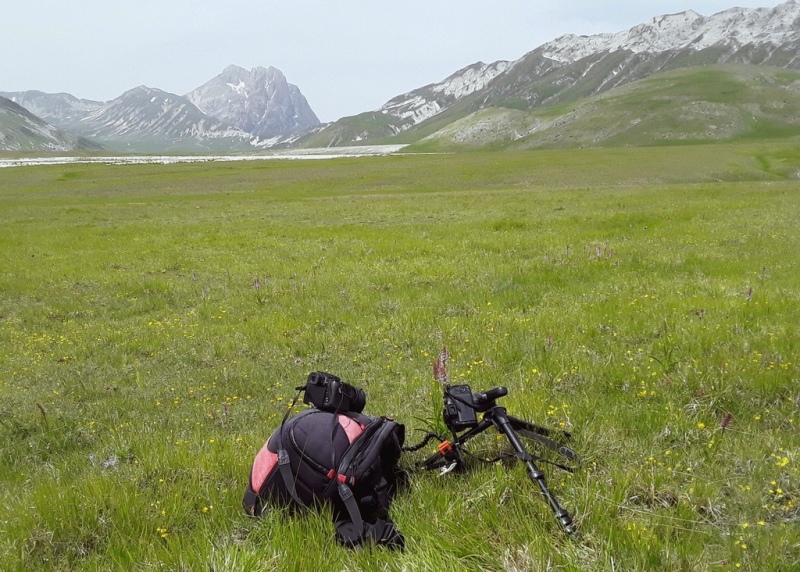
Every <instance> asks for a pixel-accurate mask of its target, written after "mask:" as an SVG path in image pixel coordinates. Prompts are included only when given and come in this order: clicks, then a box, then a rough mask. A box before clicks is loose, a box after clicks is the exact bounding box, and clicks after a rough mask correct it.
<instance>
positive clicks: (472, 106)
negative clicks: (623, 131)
mask: <svg viewBox="0 0 800 572" xmlns="http://www.w3.org/2000/svg"><path fill="white" fill-rule="evenodd" d="M723 63H745V64H755V65H770V66H775V67H783V68H790V69H800V3H799V2H798V0H788V1H787V2H784V3H782V4H779V5H777V6H776V7H774V8H756V9H748V8H732V9H730V10H725V11H724V12H720V13H718V14H715V15H712V16H709V17H705V16H701V15H700V14H698V13H697V12H695V11H692V10H689V11H686V12H682V13H680V14H670V15H664V16H659V17H656V18H653V19H651V20H650V21H648V22H645V23H643V24H640V25H637V26H634V27H632V28H631V29H629V30H625V31H622V32H617V33H607V34H598V35H595V36H576V35H566V36H562V37H560V38H557V39H555V40H553V41H552V42H548V43H546V44H544V45H542V46H540V47H538V48H536V49H535V50H533V51H531V52H529V53H527V54H525V55H524V56H522V57H521V58H519V59H518V60H516V61H514V62H505V61H498V62H495V63H493V64H489V65H486V64H482V63H477V64H474V65H473V66H469V67H467V68H464V69H463V70H461V71H459V72H456V73H455V74H454V75H452V76H450V77H448V78H446V79H445V80H443V81H442V82H440V83H436V84H432V85H429V86H426V87H423V88H420V89H417V90H414V91H411V92H409V93H407V94H403V95H400V96H397V97H395V98H393V99H391V100H390V101H389V102H387V103H386V104H385V105H384V106H382V107H381V108H380V109H379V110H377V111H376V112H372V113H371V114H362V115H361V116H358V118H355V119H354V118H344V119H341V120H339V121H338V122H336V123H334V124H332V125H331V126H329V127H328V128H327V129H325V130H323V131H322V132H321V133H320V134H319V135H318V136H316V137H315V139H314V144H315V145H324V144H326V143H327V142H329V141H336V144H339V145H343V144H348V143H350V144H353V143H363V142H364V141H366V140H369V139H372V138H376V137H380V138H386V136H387V126H388V127H390V128H391V129H392V131H393V132H394V133H400V132H402V131H407V130H409V129H411V128H418V129H419V130H424V129H425V126H426V125H428V124H429V123H428V120H431V119H432V118H436V121H437V122H439V123H441V122H442V121H456V120H458V119H459V118H462V117H464V116H466V115H468V114H470V113H473V112H476V111H479V110H481V109H485V108H491V107H510V108H513V109H522V110H533V109H536V108H538V107H542V106H544V105H551V104H555V103H560V102H565V101H575V100H579V99H582V98H585V97H589V96H592V95H596V94H599V93H602V92H605V91H608V90H610V89H613V88H615V87H619V86H621V85H624V84H627V83H631V82H633V81H637V80H640V79H644V78H646V77H649V76H650V75H653V74H656V73H660V72H664V71H669V70H672V69H678V68H682V67H687V66H697V65H714V64H723ZM456 86H459V87H466V89H457V88H456ZM469 87H472V89H469ZM445 112H448V113H447V115H446V119H441V118H442V117H444V114H445ZM367 117H369V118H370V119H371V120H372V126H369V125H367V126H365V124H364V119H365V118H367ZM348 123H352V124H358V130H355V129H348V128H347V124H348ZM404 137H405V138H408V139H411V137H410V136H409V135H404ZM411 140H413V139H411Z"/></svg>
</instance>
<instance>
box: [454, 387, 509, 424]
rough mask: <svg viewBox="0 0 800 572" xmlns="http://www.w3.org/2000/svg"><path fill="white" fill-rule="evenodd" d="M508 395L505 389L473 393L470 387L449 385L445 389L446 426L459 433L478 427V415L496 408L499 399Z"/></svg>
mask: <svg viewBox="0 0 800 572" xmlns="http://www.w3.org/2000/svg"><path fill="white" fill-rule="evenodd" d="M504 395H508V390H507V389H506V388H505V387H494V388H492V389H490V390H488V391H482V392H477V393H472V389H470V387H469V385H448V386H447V387H445V389H444V413H443V417H444V424H445V425H447V428H448V429H450V431H453V432H454V433H455V432H458V431H461V430H463V429H470V428H472V427H477V425H478V415H477V414H478V413H482V412H484V411H487V410H488V409H490V408H491V407H493V406H494V404H495V403H494V402H495V400H496V399H497V398H498V397H503V396H504Z"/></svg>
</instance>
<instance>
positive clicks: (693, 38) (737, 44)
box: [542, 0, 800, 63]
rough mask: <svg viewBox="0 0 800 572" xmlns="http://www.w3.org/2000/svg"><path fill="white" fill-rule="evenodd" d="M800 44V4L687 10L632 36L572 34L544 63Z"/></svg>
mask: <svg viewBox="0 0 800 572" xmlns="http://www.w3.org/2000/svg"><path fill="white" fill-rule="evenodd" d="M798 41H800V4H798V2H797V1H796V0H789V1H788V2H785V3H783V4H779V5H778V6H776V7H775V8H754V9H747V8H731V9H730V10H725V11H724V12H720V13H718V14H714V15H713V16H710V17H704V16H701V15H700V14H698V13H697V12H695V11H694V10H688V11H686V12H681V13H679V14H668V15H665V16H659V17H657V18H653V19H652V20H650V21H648V22H645V23H643V24H639V25H638V26H634V27H633V28H631V29H630V30H625V31H622V32H617V33H613V34H611V33H609V34H598V35H595V36H575V35H573V34H568V35H565V36H561V37H560V38H557V39H556V40H553V41H552V42H548V43H547V44H544V45H543V46H542V53H543V55H544V56H545V57H547V58H550V59H552V60H556V61H558V62H561V63H571V62H576V61H578V60H580V59H582V58H585V57H588V56H591V55H595V54H598V53H602V52H615V51H619V50H625V51H630V52H632V53H634V54H638V53H643V52H646V53H660V52H667V51H671V50H683V49H687V48H688V49H690V50H693V51H700V50H705V49H708V48H712V47H715V46H725V47H727V48H728V49H731V50H736V49H737V48H741V47H743V46H747V45H750V46H753V47H762V46H763V47H765V49H767V50H769V49H770V48H777V47H779V46H782V45H786V44H791V43H795V44H796V43H797V42H798Z"/></svg>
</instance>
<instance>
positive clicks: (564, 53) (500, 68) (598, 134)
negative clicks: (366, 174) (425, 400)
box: [0, 0, 800, 151]
mask: <svg viewBox="0 0 800 572" xmlns="http://www.w3.org/2000/svg"><path fill="white" fill-rule="evenodd" d="M753 68H757V69H753ZM798 71H800V3H798V1H797V0H788V1H786V2H784V3H782V4H779V5H777V6H776V7H774V8H756V9H746V8H731V9H729V10H726V11H724V12H720V13H718V14H714V15H712V16H708V17H705V16H702V15H700V14H698V13H696V12H694V11H692V10H689V11H686V12H682V13H679V14H670V15H664V16H659V17H655V18H653V19H651V20H649V21H648V22H645V23H642V24H639V25H637V26H634V27H633V28H630V29H629V30H625V31H621V32H617V33H606V34H598V35H594V36H575V35H565V36H562V37H560V38H557V39H555V40H553V41H551V42H548V43H546V44H544V45H542V46H539V47H538V48H536V49H534V50H533V51H531V52H528V53H527V54H525V55H523V56H522V57H521V58H519V59H518V60H515V61H498V62H494V63H491V64H484V63H482V62H478V63H475V64H472V65H469V66H467V67H465V68H463V69H461V70H458V71H457V72H455V73H453V74H452V75H450V76H449V77H447V78H445V79H444V80H443V81H441V82H439V83H434V84H430V85H427V86H424V87H421V88H418V89H416V90H413V91H411V92H409V93H405V94H401V95H398V96H397V97H394V98H392V99H391V100H389V101H388V102H387V103H386V104H384V105H383V106H382V107H380V108H379V109H377V110H374V111H369V112H365V113H362V114H359V115H356V116H353V117H345V118H341V119H339V120H338V121H335V122H333V123H330V124H327V125H320V123H319V121H318V119H317V117H316V115H315V114H314V112H313V111H312V110H311V108H310V107H309V106H308V103H307V102H306V100H305V98H304V97H303V96H302V93H301V92H300V90H299V88H297V87H296V86H293V85H291V84H289V83H288V82H287V81H286V78H285V77H284V76H283V74H282V73H281V72H280V71H279V70H277V69H275V68H266V69H265V68H261V67H259V68H255V69H253V70H250V71H248V70H244V69H242V68H239V67H236V66H229V67H227V68H225V70H223V72H222V73H221V74H220V75H218V76H217V77H215V78H213V79H212V80H210V81H209V82H208V83H206V84H204V85H203V86H200V87H198V88H197V89H195V90H193V91H192V92H190V93H189V94H186V95H185V96H178V95H174V94H168V93H166V92H163V91H160V90H156V89H152V88H146V87H144V86H141V87H139V88H134V89H133V90H130V91H128V92H126V93H125V94H123V95H122V96H120V97H119V98H117V99H115V100H112V101H110V102H93V101H88V100H81V99H78V98H75V97H74V96H71V95H69V94H44V93H41V92H31V91H29V92H15V93H3V92H0V96H3V97H5V98H7V99H10V100H12V101H14V102H16V103H18V104H19V105H21V106H22V107H24V108H26V109H27V110H28V111H29V112H30V113H33V114H35V115H36V116H38V117H39V118H41V119H43V120H45V121H46V122H48V123H50V124H52V126H54V128H57V129H59V130H61V131H64V132H67V133H69V134H71V135H72V136H74V137H83V138H89V139H91V140H92V141H95V142H97V143H100V144H102V145H104V146H105V147H106V148H108V149H120V150H128V151H164V150H167V151H178V150H184V151H197V150H208V149H215V150H219V151H224V150H231V151H233V150H243V149H259V148H270V147H281V146H305V147H328V146H341V145H360V144H366V143H369V144H376V143H408V144H414V147H415V148H418V149H424V148H437V149H447V148H460V147H463V146H468V147H486V146H490V147H491V146H495V147H514V148H523V147H541V146H563V145H602V144H635V143H636V142H637V141H638V142H642V141H645V142H653V141H670V140H691V141H700V140H708V139H720V138H730V137H737V136H747V135H748V133H755V132H761V133H780V134H783V135H800V126H798V125H797V121H795V119H794V117H795V116H794V115H793V113H794V109H795V105H796V100H797V97H798V93H800V75H798V74H797V73H796V72H798ZM725 90H727V91H725ZM731 93H735V94H736V97H732V96H731V95H730V94H731ZM723 95H724V97H722V96H723ZM753 98H755V99H753ZM0 101H1V100H0ZM648 102H649V103H648ZM659 102H660V103H661V105H658V103H659ZM601 111H603V113H601ZM4 113H10V112H4ZM636 114H643V115H641V116H637V115H636ZM0 117H2V116H0ZM680 117H684V118H685V117H691V119H690V120H689V121H688V122H684V123H685V124H686V128H688V127H692V129H690V131H691V132H690V133H689V132H687V131H686V130H685V129H684V128H680V129H677V128H676V129H672V130H670V129H665V128H662V126H663V125H664V124H676V125H677V124H682V123H681V121H680ZM621 118H624V119H625V121H622V120H621ZM3 121H7V120H3ZM604 122H605V123H604ZM698 122H699V123H703V122H705V123H706V124H708V125H710V126H713V128H712V127H709V128H707V129H700V130H698V129H696V128H695V127H696V126H697V124H698ZM648 125H649V126H650V127H649V128H645V127H647V126H648ZM566 126H569V129H567V127H566ZM732 126H733V127H732ZM771 126H775V128H774V129H773V127H771ZM781 126H783V127H785V128H784V129H779V128H778V127H781ZM5 132H7V129H6V127H5V122H3V123H0V133H5ZM567 132H568V133H567ZM626 133H627V135H626ZM633 133H638V134H639V138H638V139H637V138H633V137H630V135H631V134H633ZM19 137H21V136H18V138H19ZM648 138H650V139H648ZM652 138H655V139H652ZM3 141H4V140H3V139H0V148H3V147H4V146H5V147H6V148H9V147H8V144H7V143H3ZM81 141H84V139H82V140H81ZM51 147H52V146H51Z"/></svg>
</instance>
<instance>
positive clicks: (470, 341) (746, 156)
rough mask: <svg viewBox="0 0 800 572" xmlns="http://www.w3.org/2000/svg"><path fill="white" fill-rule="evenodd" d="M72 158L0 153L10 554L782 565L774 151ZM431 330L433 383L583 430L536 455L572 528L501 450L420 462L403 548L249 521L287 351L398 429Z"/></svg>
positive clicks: (779, 272)
mask: <svg viewBox="0 0 800 572" xmlns="http://www.w3.org/2000/svg"><path fill="white" fill-rule="evenodd" d="M74 172H76V170H75V167H74V166H64V167H59V166H48V167H30V168H19V169H5V170H0V203H1V204H2V208H0V268H1V269H2V270H0V293H1V294H2V295H0V346H1V347H2V352H1V353H0V420H1V421H2V422H0V439H2V442H3V446H2V447H0V482H2V486H0V498H2V502H0V560H1V561H2V562H3V563H4V564H3V567H4V569H7V570H26V569H42V570H67V569H69V570H94V569H125V570H129V569H141V570H147V569H153V568H162V569H171V570H178V569H213V570H267V569H269V570H272V569H280V570H308V569H324V570H327V569H349V570H375V569H387V570H403V569H413V570H530V569H545V568H556V567H558V568H564V569H569V570H614V569H623V568H624V569H642V570H662V569H664V568H669V569H682V568H685V569H721V570H736V569H739V568H740V567H741V568H744V569H767V570H770V569H771V570H780V569H787V566H788V567H789V568H791V567H792V566H796V565H797V564H798V556H797V549H796V547H797V545H798V541H800V538H798V532H797V530H798V528H797V519H798V514H800V512H798V511H799V509H798V504H797V502H798V501H797V499H798V495H800V491H798V487H797V482H798V451H800V449H799V447H800V440H799V439H798V437H797V435H798V431H797V423H798V408H799V407H800V394H799V393H798V375H799V370H798V354H800V351H798V342H797V337H796V335H795V334H794V330H795V324H796V322H797V321H798V316H800V297H799V296H798V292H800V282H798V275H797V272H796V257H797V252H798V251H800V243H798V235H797V232H796V229H797V226H798V222H799V221H800V201H798V191H800V188H799V187H798V176H797V173H798V172H800V160H798V153H797V149H796V146H794V145H789V144H782V143H780V142H773V143H770V144H765V143H758V144H757V143H739V144H736V145H714V146H703V147H670V148H661V149H655V148H649V149H647V148H643V149H608V150H591V151H589V150H587V151H546V152H519V153H504V154H491V153H474V154H468V155H454V156H443V155H436V156H405V157H385V158H368V159H343V160H331V161H325V162H322V161H314V162H264V163H261V164H259V163H252V162H246V163H241V164H227V163H226V164H219V165H218V164H213V163H210V164H194V165H171V166H152V165H150V166H148V165H139V166H103V165H91V166H85V167H81V169H80V176H72V175H70V174H69V173H74ZM443 345H444V346H447V348H448V349H449V351H450V362H449V373H450V377H451V379H452V380H453V382H459V383H461V382H463V383H469V384H470V385H471V386H472V387H473V388H474V389H475V390H480V389H486V388H489V387H492V386H495V385H505V386H506V387H508V388H509V390H510V393H509V395H508V396H507V397H504V398H503V400H502V403H503V404H505V405H506V406H507V407H508V410H509V412H510V413H511V414H512V415H516V416H518V417H523V418H526V419H528V420H530V421H533V422H535V423H538V424H541V425H546V426H549V427H553V428H556V429H565V430H569V431H570V432H571V433H573V435H574V440H573V443H572V445H573V447H574V448H575V449H576V450H577V451H579V452H580V453H581V454H582V455H583V457H584V467H583V469H582V470H581V471H579V472H577V473H575V474H574V475H569V474H567V473H563V472H560V471H557V470H556V469H554V468H550V467H548V466H547V465H544V467H545V468H546V470H547V473H548V480H549V484H550V486H551V488H552V490H553V492H554V493H555V494H556V495H557V497H558V498H559V500H560V501H561V503H562V504H563V505H564V506H565V507H566V508H567V509H568V510H569V511H570V512H571V513H572V514H574V516H575V519H576V522H577V524H578V527H579V530H580V534H579V535H578V536H577V537H576V538H574V539H567V538H565V537H564V536H563V534H562V533H561V532H560V531H559V529H558V525H557V523H556V522H555V520H554V519H553V517H552V515H551V514H550V512H549V509H548V507H547V506H546V505H545V503H544V502H542V499H541V498H540V495H539V493H538V492H537V490H536V488H535V487H534V486H533V484H532V483H531V482H530V481H529V480H528V478H527V476H526V475H525V471H524V468H523V467H522V466H520V465H515V464H513V463H512V464H504V465H492V466H481V465H476V466H475V467H474V468H473V470H471V471H470V472H468V473H466V474H463V475H452V474H451V475H445V476H440V475H438V474H434V473H418V474H414V475H413V477H412V479H411V483H410V486H409V489H408V490H407V491H404V492H403V493H402V494H401V495H399V496H398V498H397V499H396V501H395V503H394V505H393V510H392V514H393V518H394V520H395V521H396V523H397V525H398V527H399V528H400V530H402V531H403V533H404V534H405V536H406V540H407V549H406V551H405V552H403V553H390V552H387V551H384V550H380V549H377V550H370V551H364V552H358V553H353V552H350V551H347V550H345V549H341V548H339V547H337V546H336V545H335V544H334V541H333V525H332V524H331V522H330V515H329V514H327V513H326V512H325V511H322V512H321V513H308V514H302V515H292V514H289V513H286V512H284V511H278V510H276V511H273V512H269V513H268V514H267V515H266V516H265V518H263V519H261V520H257V521H256V520H251V519H249V518H247V517H245V516H244V514H243V512H242V510H241V508H240V503H241V494H242V492H243V489H244V486H245V483H246V480H247V475H248V472H249V469H250V464H251V462H252V459H253V456H254V455H255V453H256V452H257V451H258V449H259V448H260V446H261V445H262V444H263V442H264V440H265V439H266V438H267V437H268V436H269V434H270V433H271V432H272V431H273V430H274V428H275V427H276V426H277V424H278V423H279V420H280V418H281V417H282V415H283V413H284V411H285V410H286V407H287V405H288V402H289V401H290V399H291V397H292V396H293V395H294V390H293V388H294V387H295V386H297V385H299V384H301V383H302V382H303V380H304V379H305V376H306V375H307V373H308V372H309V371H311V370H315V369H323V370H327V371H331V372H334V373H336V374H338V375H340V376H341V377H342V378H343V379H345V380H346V381H348V382H350V383H353V384H356V385H359V386H362V387H363V388H364V389H365V391H366V392H367V395H368V401H367V411H368V412H370V413H373V414H381V415H389V416H393V417H395V418H396V419H398V420H399V421H401V422H403V423H405V424H406V425H407V430H408V435H409V437H408V441H409V443H415V442H417V441H418V440H419V439H421V437H422V434H423V432H424V431H425V430H428V429H430V428H431V427H435V428H437V429H438V430H440V431H441V430H442V427H441V419H440V414H441V413H440V407H441V396H440V388H439V385H438V383H437V382H436V381H435V380H434V379H433V375H432V370H431V364H432V362H433V360H434V359H435V357H436V356H437V355H438V353H439V350H440V349H441V347H442V346H443ZM485 437H486V438H485V439H481V440H476V443H475V445H474V447H475V449H476V452H480V453H482V454H483V453H485V454H486V456H493V454H494V453H497V452H498V451H501V450H502V449H503V448H504V444H503V442H502V441H501V440H498V439H496V438H495V436H494V435H491V434H489V435H486V436H485ZM532 450H534V451H536V450H535V448H533V447H532ZM536 452H540V451H536ZM430 453H432V451H427V450H423V451H421V452H419V453H415V454H409V455H408V456H407V457H406V459H404V462H405V463H406V464H407V465H411V464H413V463H414V462H415V461H417V460H421V458H424V456H427V455H429V454H430Z"/></svg>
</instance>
